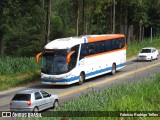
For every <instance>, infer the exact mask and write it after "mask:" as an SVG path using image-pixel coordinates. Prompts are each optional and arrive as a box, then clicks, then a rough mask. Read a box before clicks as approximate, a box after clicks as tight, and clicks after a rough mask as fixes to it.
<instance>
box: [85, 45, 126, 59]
mask: <svg viewBox="0 0 160 120" xmlns="http://www.w3.org/2000/svg"><path fill="white" fill-rule="evenodd" d="M125 49H126V46H124V47H123V48H121V49H117V50H111V51H108V52H102V53H96V54H93V55H88V56H86V58H90V57H95V56H99V55H104V54H108V53H112V52H117V51H121V50H125Z"/></svg>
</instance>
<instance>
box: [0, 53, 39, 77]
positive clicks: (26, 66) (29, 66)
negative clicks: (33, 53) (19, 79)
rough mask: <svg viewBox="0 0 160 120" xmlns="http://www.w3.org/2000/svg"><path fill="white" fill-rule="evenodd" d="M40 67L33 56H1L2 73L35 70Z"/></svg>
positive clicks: (12, 73) (0, 68)
mask: <svg viewBox="0 0 160 120" xmlns="http://www.w3.org/2000/svg"><path fill="white" fill-rule="evenodd" d="M38 68H40V65H39V64H36V63H35V59H34V58H32V57H28V58H27V57H9V56H0V75H15V74H17V73H18V74H19V73H26V72H35V71H36V70H37V69H38Z"/></svg>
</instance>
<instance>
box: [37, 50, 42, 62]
mask: <svg viewBox="0 0 160 120" xmlns="http://www.w3.org/2000/svg"><path fill="white" fill-rule="evenodd" d="M41 55H42V52H40V53H38V54H37V55H36V63H38V60H39V57H40V56H41Z"/></svg>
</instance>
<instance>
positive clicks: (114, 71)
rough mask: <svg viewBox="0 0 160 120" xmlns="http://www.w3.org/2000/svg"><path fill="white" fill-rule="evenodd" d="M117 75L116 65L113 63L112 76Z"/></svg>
mask: <svg viewBox="0 0 160 120" xmlns="http://www.w3.org/2000/svg"><path fill="white" fill-rule="evenodd" d="M115 73H116V64H115V63H113V64H112V71H111V75H114V74H115Z"/></svg>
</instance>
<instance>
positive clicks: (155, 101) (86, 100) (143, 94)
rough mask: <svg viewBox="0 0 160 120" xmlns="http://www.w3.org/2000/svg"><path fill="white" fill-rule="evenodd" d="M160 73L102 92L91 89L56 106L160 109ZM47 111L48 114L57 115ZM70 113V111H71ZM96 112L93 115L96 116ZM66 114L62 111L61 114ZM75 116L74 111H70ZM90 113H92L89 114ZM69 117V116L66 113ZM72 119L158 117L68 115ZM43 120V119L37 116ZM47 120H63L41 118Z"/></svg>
mask: <svg viewBox="0 0 160 120" xmlns="http://www.w3.org/2000/svg"><path fill="white" fill-rule="evenodd" d="M159 103H160V75H159V74H157V75H155V76H152V77H151V78H149V79H145V80H140V82H136V83H135V82H134V83H124V84H120V85H113V86H111V87H110V88H107V89H105V90H100V91H94V90H93V91H91V92H88V93H86V94H83V95H82V96H80V97H79V98H77V99H73V100H71V101H69V102H67V103H66V104H64V105H62V106H60V107H59V108H57V109H56V112H62V111H77V114H78V113H79V114H80V112H79V111H83V112H84V111H86V112H87V111H97V113H94V112H93V113H94V114H100V113H98V112H99V111H159V110H160V104H159ZM54 114H55V111H53V113H45V116H54ZM68 114H69V112H68ZM94 114H93V115H94ZM62 115H63V113H62ZM70 115H71V116H75V113H70ZM88 115H91V113H90V114H88ZM66 116H67V115H66ZM68 118H69V120H97V119H98V120H106V119H107V120H134V119H139V120H141V119H143V120H157V119H158V118H155V117H145V118H144V117H108V118H106V117H68ZM38 119H41V118H38ZM42 119H44V120H45V119H47V120H53V119H55V120H57V119H59V120H60V119H61V118H60V117H59V118H56V117H52V118H51V117H47V118H42Z"/></svg>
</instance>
